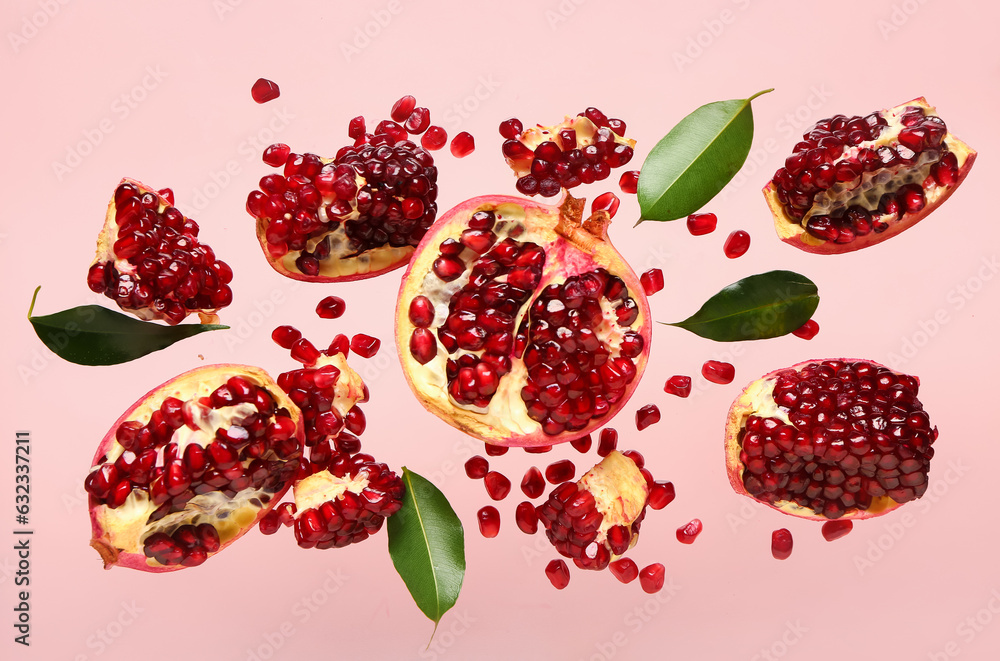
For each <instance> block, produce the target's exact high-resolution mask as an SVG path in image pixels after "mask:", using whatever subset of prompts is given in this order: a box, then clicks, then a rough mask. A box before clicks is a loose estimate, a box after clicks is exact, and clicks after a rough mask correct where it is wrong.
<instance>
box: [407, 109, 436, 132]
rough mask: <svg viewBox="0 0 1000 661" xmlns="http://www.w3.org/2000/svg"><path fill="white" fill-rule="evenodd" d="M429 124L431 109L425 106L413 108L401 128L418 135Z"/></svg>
mask: <svg viewBox="0 0 1000 661" xmlns="http://www.w3.org/2000/svg"><path fill="white" fill-rule="evenodd" d="M430 125H431V111H430V110H428V109H427V108H414V109H413V112H411V113H410V116H409V117H407V118H406V121H405V122H404V123H403V128H405V129H406V131H407V132H408V133H411V134H413V135H419V134H421V133H423V132H424V131H426V130H427V127H428V126H430Z"/></svg>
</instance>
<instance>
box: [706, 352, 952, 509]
mask: <svg viewBox="0 0 1000 661" xmlns="http://www.w3.org/2000/svg"><path fill="white" fill-rule="evenodd" d="M918 386H919V381H918V380H917V379H916V377H912V376H909V375H907V374H901V373H899V372H895V371H893V370H891V369H889V368H887V367H885V366H883V365H879V364H878V363H876V362H873V361H870V360H849V359H838V360H814V361H808V362H804V363H799V364H798V365H794V366H792V367H790V368H787V369H782V370H778V371H776V372H772V373H770V374H767V375H765V376H763V377H762V378H760V379H758V380H757V381H754V382H753V383H751V384H750V385H748V386H747V387H746V388H745V389H744V390H743V393H742V394H741V395H740V396H739V397H738V398H737V399H736V401H735V402H734V403H733V405H732V408H731V409H730V410H729V419H728V421H727V423H726V468H727V470H728V472H729V482H730V484H731V485H732V487H733V489H734V490H735V491H736V492H737V493H740V494H743V495H746V496H749V497H751V498H754V499H755V500H757V501H759V502H762V503H764V504H765V505H769V506H770V507H773V508H775V509H777V510H779V511H782V512H784V513H786V514H792V515H795V516H799V517H803V518H807V519H815V520H826V519H838V518H841V517H844V518H855V519H865V518H869V517H873V516H878V515H880V514H885V513H886V512H889V511H891V510H893V509H895V508H897V507H899V506H900V505H902V504H903V503H906V502H909V501H911V500H914V499H916V498H920V496H922V495H923V494H924V492H925V491H926V490H927V473H928V470H929V468H930V460H931V457H933V456H934V448H933V447H931V446H932V444H933V443H934V441H935V440H936V439H937V436H938V431H937V427H932V426H931V424H930V418H929V417H928V415H927V412H926V411H924V407H923V405H922V404H921V403H920V400H919V399H917V390H918Z"/></svg>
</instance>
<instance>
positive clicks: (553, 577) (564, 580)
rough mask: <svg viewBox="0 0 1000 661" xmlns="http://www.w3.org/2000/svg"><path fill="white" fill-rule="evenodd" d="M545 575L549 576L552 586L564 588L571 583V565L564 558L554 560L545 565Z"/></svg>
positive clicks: (559, 588)
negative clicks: (567, 564) (568, 565)
mask: <svg viewBox="0 0 1000 661" xmlns="http://www.w3.org/2000/svg"><path fill="white" fill-rule="evenodd" d="M545 575H546V576H548V577H549V581H550V582H551V583H552V587H554V588H555V589H556V590H562V589H563V588H564V587H566V586H567V585H569V567H567V566H566V563H565V562H563V561H562V560H553V561H552V562H550V563H549V564H548V565H546V566H545Z"/></svg>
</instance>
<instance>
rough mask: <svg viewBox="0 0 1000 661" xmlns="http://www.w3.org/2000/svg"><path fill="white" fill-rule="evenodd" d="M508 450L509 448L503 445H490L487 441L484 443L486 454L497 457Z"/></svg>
mask: <svg viewBox="0 0 1000 661" xmlns="http://www.w3.org/2000/svg"><path fill="white" fill-rule="evenodd" d="M509 450H510V448H508V447H505V446H503V445H491V444H489V443H487V444H486V454H488V455H489V456H491V457H499V456H501V455H505V454H507V452H508V451H509Z"/></svg>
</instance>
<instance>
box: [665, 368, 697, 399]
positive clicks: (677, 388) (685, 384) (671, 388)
mask: <svg viewBox="0 0 1000 661" xmlns="http://www.w3.org/2000/svg"><path fill="white" fill-rule="evenodd" d="M663 392H665V393H667V394H668V395H677V396H678V397H687V396H688V395H690V394H691V377H690V376H683V375H681V374H675V375H673V376H672V377H670V378H669V379H667V382H666V384H664V386H663Z"/></svg>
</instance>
